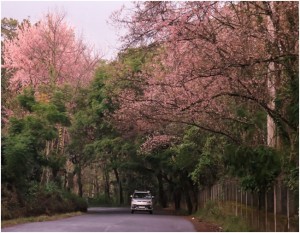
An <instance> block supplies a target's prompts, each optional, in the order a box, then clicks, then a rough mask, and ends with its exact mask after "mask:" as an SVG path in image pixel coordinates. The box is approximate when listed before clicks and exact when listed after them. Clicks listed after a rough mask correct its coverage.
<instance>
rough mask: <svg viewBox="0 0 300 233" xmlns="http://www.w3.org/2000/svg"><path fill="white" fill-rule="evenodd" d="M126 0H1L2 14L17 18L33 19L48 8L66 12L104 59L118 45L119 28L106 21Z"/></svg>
mask: <svg viewBox="0 0 300 233" xmlns="http://www.w3.org/2000/svg"><path fill="white" fill-rule="evenodd" d="M122 5H125V6H130V5H131V2H128V1H5V0H1V18H3V17H7V18H14V19H17V20H19V21H22V20H23V19H27V18H29V20H30V22H32V23H35V22H36V21H38V20H40V19H41V18H42V17H43V15H45V14H46V13H47V12H48V11H54V10H58V11H59V12H65V13H66V20H67V22H68V23H69V24H70V26H73V27H75V28H76V33H78V35H82V36H83V38H84V41H85V42H86V43H88V44H90V45H94V47H95V49H96V50H98V51H99V52H100V54H103V55H104V57H103V58H105V59H113V58H114V57H115V56H116V55H117V49H118V47H119V46H120V42H119V41H118V38H119V34H120V31H117V29H116V28H114V27H113V26H112V25H111V24H109V23H107V22H108V21H109V17H110V15H111V14H112V12H114V11H115V10H119V9H121V7H122Z"/></svg>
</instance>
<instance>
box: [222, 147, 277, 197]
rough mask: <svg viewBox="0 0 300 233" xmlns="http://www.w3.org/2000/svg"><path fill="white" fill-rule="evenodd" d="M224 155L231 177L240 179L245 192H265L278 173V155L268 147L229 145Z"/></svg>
mask: <svg viewBox="0 0 300 233" xmlns="http://www.w3.org/2000/svg"><path fill="white" fill-rule="evenodd" d="M225 154H226V155H225V158H224V163H225V166H226V167H227V169H228V171H229V173H230V174H231V175H233V176H236V177H239V178H240V181H241V186H242V187H243V188H244V189H245V190H251V191H255V192H264V191H267V190H268V188H269V187H271V185H272V183H273V181H274V180H275V178H276V177H277V176H278V174H279V172H280V165H281V164H280V159H279V155H278V153H277V152H276V151H275V149H273V148H270V147H266V146H258V147H254V148H252V147H247V146H239V147H235V146H233V145H229V146H228V147H227V149H226V153H225Z"/></svg>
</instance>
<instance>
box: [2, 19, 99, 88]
mask: <svg viewBox="0 0 300 233" xmlns="http://www.w3.org/2000/svg"><path fill="white" fill-rule="evenodd" d="M15 33H16V34H17V36H15V37H14V38H13V39H12V40H5V41H4V51H3V53H4V65H5V68H7V69H10V70H13V71H14V72H13V76H12V78H11V79H10V88H13V89H14V90H19V89H20V88H24V87H26V86H31V87H32V88H37V87H38V86H41V85H47V86H50V87H51V88H53V87H55V86H61V85H64V84H69V85H72V86H73V87H78V86H80V85H83V84H87V83H88V82H89V81H90V80H91V78H92V75H93V71H94V68H95V65H96V63H97V61H98V58H97V56H93V55H92V51H91V49H90V48H88V47H87V46H86V45H85V44H84V43H83V41H82V40H81V39H78V38H76V36H75V32H74V29H73V28H72V27H70V26H69V25H68V24H67V23H66V21H65V15H64V14H60V13H49V14H47V15H46V16H45V17H44V18H43V19H42V20H41V21H39V22H38V23H36V24H35V25H30V24H29V23H24V24H23V26H22V27H20V28H18V29H17V30H16V32H15Z"/></svg>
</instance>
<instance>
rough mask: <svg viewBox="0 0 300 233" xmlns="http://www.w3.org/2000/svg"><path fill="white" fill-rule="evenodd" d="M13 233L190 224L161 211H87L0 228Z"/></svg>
mask: <svg viewBox="0 0 300 233" xmlns="http://www.w3.org/2000/svg"><path fill="white" fill-rule="evenodd" d="M1 231H6V232H8V231H14V232H70V231H72V232H103V231H108V232H157V231H159V232H180V231H183V232H189V231H196V230H195V228H194V226H193V224H192V223H191V222H189V221H188V220H186V219H184V218H183V217H180V216H173V215H167V214H166V213H164V212H161V211H156V212H155V211H154V212H153V214H152V215H151V214H149V213H144V212H135V213H134V214H131V213H130V210H129V208H104V207H94V208H89V209H88V212H87V213H86V214H83V215H80V216H75V217H70V218H65V219H60V220H55V221H47V222H34V223H26V224H20V225H16V226H12V227H6V228H2V229H1Z"/></svg>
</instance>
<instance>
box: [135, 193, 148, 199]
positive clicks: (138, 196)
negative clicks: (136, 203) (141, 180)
mask: <svg viewBox="0 0 300 233" xmlns="http://www.w3.org/2000/svg"><path fill="white" fill-rule="evenodd" d="M133 198H142V199H151V194H150V193H135V194H134V195H133Z"/></svg>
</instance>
